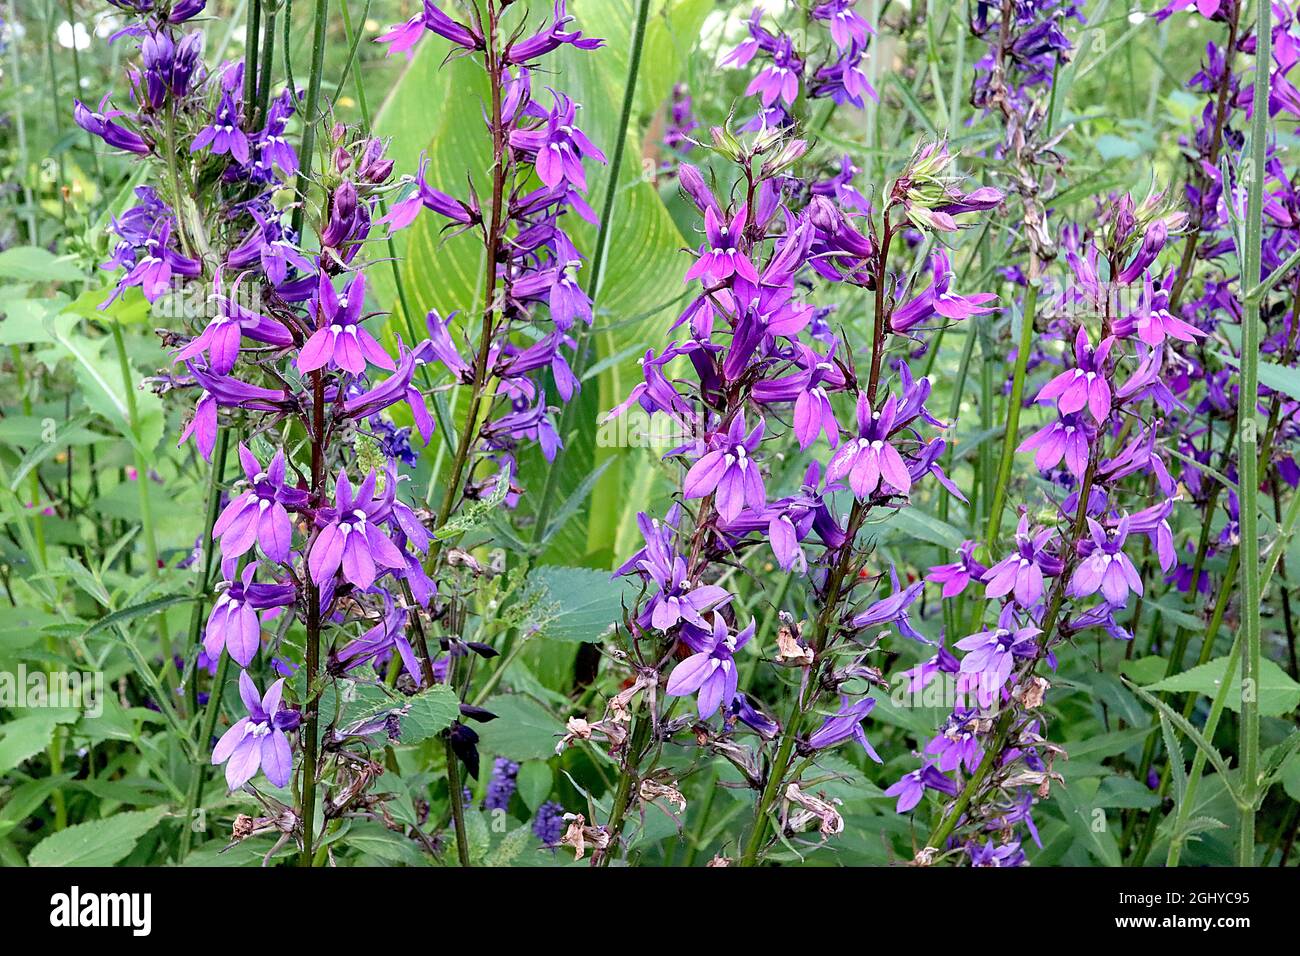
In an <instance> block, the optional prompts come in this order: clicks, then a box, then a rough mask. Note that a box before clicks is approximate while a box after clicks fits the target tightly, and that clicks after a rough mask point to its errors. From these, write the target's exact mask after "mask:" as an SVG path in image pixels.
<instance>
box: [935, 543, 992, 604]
mask: <svg viewBox="0 0 1300 956" xmlns="http://www.w3.org/2000/svg"><path fill="white" fill-rule="evenodd" d="M975 548H976V544H975V542H974V541H963V542H962V544H961V547H960V548H958V549H957V554H958V555H960V560H958V561H956V562H954V563H953V564H938V565H935V566H934V567H932V568H931V569H930V571H929V573H928V574H926V576H925V579H926V580H927V581H929V582H930V583H931V584H942V585H943V596H944V597H945V598H951V597H956V596H957V595H958V594H961V593H962V592H963V591H965V590H966V586H967V585H968V584H970V582H971V581H972V580H979V579H980V578H981V577H982V576H983V575H984V572H986V571H987V570H988V568H986V567H984V565H982V564H980V563H979V562H978V561H976V560H975V557H974V554H975Z"/></svg>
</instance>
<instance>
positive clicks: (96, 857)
mask: <svg viewBox="0 0 1300 956" xmlns="http://www.w3.org/2000/svg"><path fill="white" fill-rule="evenodd" d="M166 814H167V810H166V808H165V807H156V808H154V809H152V810H139V811H135V812H131V813H117V814H114V815H113V816H111V817H109V818H107V819H105V820H94V821H92V822H90V823H79V824H77V825H76V826H71V827H68V828H67V829H66V830H60V831H59V832H58V833H52V834H50V835H49V836H47V837H46V838H45V839H44V840H42V841H41V842H40V843H38V844H37V845H36V846H35V848H34V849H33V850H32V852H31V854H30V855H29V856H28V857H27V862H28V864H29V865H30V866H112V865H113V864H115V863H118V862H119V861H121V860H122V859H123V858H125V857H126V856H127V855H128V854H129V853H130V852H131V851H132V850H133V849H135V845H136V843H137V842H139V840H140V838H141V837H142V836H144V835H145V834H146V833H148V832H149V831H150V830H152V829H153V828H154V827H155V826H157V825H158V821H160V820H161V819H162V818H163V817H164V816H165V815H166Z"/></svg>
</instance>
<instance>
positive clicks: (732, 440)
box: [682, 414, 767, 522]
mask: <svg viewBox="0 0 1300 956" xmlns="http://www.w3.org/2000/svg"><path fill="white" fill-rule="evenodd" d="M763 427H764V426H763V419H761V418H760V419H759V420H758V424H757V425H755V426H754V428H753V430H752V431H751V432H749V434H748V435H747V434H745V416H744V415H743V414H739V415H736V416H735V417H734V418H733V419H732V420H731V425H730V426H728V428H727V431H726V434H725V435H715V436H714V438H713V440H712V441H711V444H712V445H713V446H714V447H713V448H712V449H711V450H710V451H708V452H706V453H705V454H704V455H703V457H701V458H700V460H699V461H697V462H696V463H695V464H693V465H692V466H691V468H690V471H688V472H687V473H686V479H685V480H684V481H683V483H682V491H683V493H684V494H685V496H686V497H687V498H703V497H704V496H705V495H709V494H714V495H715V504H716V506H717V509H718V514H719V515H721V517H722V520H723V521H728V522H730V521H734V520H736V518H738V517H739V516H740V513H741V512H742V511H743V510H744V509H745V508H750V509H753V510H755V511H761V510H763V507H764V506H765V505H766V504H767V491H766V489H765V488H764V486H763V476H762V474H761V473H760V471H759V466H758V462H757V461H756V460H755V459H754V458H753V457H751V456H752V455H753V453H754V452H755V451H757V450H758V446H759V444H760V443H761V442H762V440H763Z"/></svg>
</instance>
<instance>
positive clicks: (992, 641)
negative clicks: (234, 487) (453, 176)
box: [957, 604, 1040, 703]
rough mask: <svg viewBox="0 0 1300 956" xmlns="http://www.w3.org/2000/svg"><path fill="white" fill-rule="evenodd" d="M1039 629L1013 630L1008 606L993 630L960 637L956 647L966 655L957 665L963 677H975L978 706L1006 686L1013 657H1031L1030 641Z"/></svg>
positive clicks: (1034, 647) (1034, 648) (1034, 644)
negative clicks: (978, 682) (978, 685)
mask: <svg viewBox="0 0 1300 956" xmlns="http://www.w3.org/2000/svg"><path fill="white" fill-rule="evenodd" d="M1039 633H1040V630H1039V628H1037V627H1033V626H1029V627H1019V626H1017V623H1016V620H1015V615H1014V610H1013V605H1010V604H1008V605H1007V606H1006V607H1005V608H1004V609H1003V611H1002V614H1001V616H1000V617H999V618H998V625H997V627H995V628H993V629H991V630H987V631H980V632H979V633H977V634H972V635H970V637H963V638H962V639H961V640H960V641H958V642H957V647H959V648H961V649H962V650H963V651H966V652H967V653H966V656H965V657H963V658H962V661H961V672H962V673H963V674H972V675H977V676H978V677H979V681H980V687H979V696H980V702H981V703H984V702H986V701H991V700H992V698H993V696H994V694H995V693H996V692H997V691H998V690H999V689H1000V688H1001V687H1002V686H1003V685H1004V684H1005V683H1006V682H1007V678H1008V677H1010V676H1011V670H1012V668H1013V667H1014V666H1015V659H1016V658H1017V657H1032V656H1033V655H1034V654H1035V653H1037V651H1038V644H1037V642H1036V641H1035V640H1034V638H1035V637H1036V636H1037V635H1038V634H1039Z"/></svg>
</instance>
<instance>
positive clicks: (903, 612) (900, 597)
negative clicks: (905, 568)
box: [853, 565, 925, 637]
mask: <svg viewBox="0 0 1300 956" xmlns="http://www.w3.org/2000/svg"><path fill="white" fill-rule="evenodd" d="M889 576H890V580H891V581H892V582H893V585H894V593H893V594H891V595H890V596H889V597H887V598H883V599H882V600H879V601H877V602H875V603H874V604H872V605H871V606H870V607H868V608H866V609H865V610H863V611H861V612H859V613H858V614H856V615H854V617H853V626H854V627H855V628H859V629H863V628H868V627H877V626H879V625H881V624H894V623H896V624H898V626H899V630H900V631H903V632H904V634H905V635H906V636H908V637H913V636H917V637H919V636H920V635H917V634H916V632H915V631H913V630H912V628H911V625H910V624H908V623H907V608H908V606H909V605H911V604H912V603H913V602H915V601H916V598H917V595H919V594H920V593H921V589H922V588H924V587H925V582H924V581H917V582H915V583H914V584H910V585H908V586H907V587H906V588H902V589H900V588H899V586H898V572H897V571H895V570H894V567H893V565H890V568H889Z"/></svg>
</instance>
